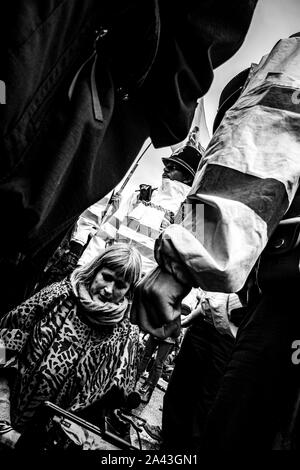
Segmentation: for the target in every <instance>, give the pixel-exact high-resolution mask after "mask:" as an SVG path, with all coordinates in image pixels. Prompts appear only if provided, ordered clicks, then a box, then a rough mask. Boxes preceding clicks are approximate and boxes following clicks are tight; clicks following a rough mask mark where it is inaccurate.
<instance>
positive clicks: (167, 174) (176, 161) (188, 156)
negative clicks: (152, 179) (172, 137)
mask: <svg viewBox="0 0 300 470" xmlns="http://www.w3.org/2000/svg"><path fill="white" fill-rule="evenodd" d="M201 157H202V155H201V153H200V152H199V151H198V150H197V149H196V148H195V147H192V146H190V145H186V146H184V147H181V148H180V149H178V150H176V151H175V152H173V153H172V155H171V156H170V157H169V158H165V157H163V158H162V161H163V164H164V171H163V174H162V177H163V178H168V179H170V180H173V181H179V182H181V183H185V184H187V185H188V186H191V185H192V183H193V180H194V177H195V174H196V171H197V168H198V165H199V162H200V160H201Z"/></svg>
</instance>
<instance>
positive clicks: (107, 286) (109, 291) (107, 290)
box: [104, 282, 114, 294]
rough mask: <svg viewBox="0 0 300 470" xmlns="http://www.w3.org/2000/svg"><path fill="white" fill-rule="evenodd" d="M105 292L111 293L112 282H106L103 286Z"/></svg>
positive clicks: (112, 288)
mask: <svg viewBox="0 0 300 470" xmlns="http://www.w3.org/2000/svg"><path fill="white" fill-rule="evenodd" d="M104 290H105V292H107V293H109V294H112V293H113V290H114V283H113V282H108V283H107V284H106V286H105V287H104Z"/></svg>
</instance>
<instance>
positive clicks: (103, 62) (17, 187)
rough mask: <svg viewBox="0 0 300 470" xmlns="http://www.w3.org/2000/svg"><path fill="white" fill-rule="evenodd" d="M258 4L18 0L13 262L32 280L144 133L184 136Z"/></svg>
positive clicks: (12, 77)
mask: <svg viewBox="0 0 300 470" xmlns="http://www.w3.org/2000/svg"><path fill="white" fill-rule="evenodd" d="M255 5H256V0H244V1H240V0H229V1H227V2H224V1H223V0H202V1H193V0H185V1H184V2H183V1H179V2H172V1H171V0H164V1H160V0H143V1H140V0H127V1H124V0H123V1H121V0H113V1H103V0H102V1H101V0H85V1H81V0H43V1H38V0H30V1H26V2H24V1H20V0H14V1H11V2H10V5H9V7H8V10H7V11H6V16H4V15H3V17H4V19H5V22H6V26H7V28H6V31H9V33H8V35H7V36H6V37H5V38H3V41H2V42H1V44H2V46H3V45H4V46H5V47H4V48H3V49H4V51H1V54H2V52H3V54H5V55H4V56H3V57H2V59H1V63H2V64H3V63H4V64H6V67H5V74H4V76H3V80H4V81H5V84H6V105H1V108H2V109H1V111H2V114H1V144H0V145H1V147H0V150H1V162H0V208H1V217H2V220H4V221H5V224H3V225H4V227H3V229H2V230H1V233H0V241H1V243H0V249H1V256H2V263H3V262H4V263H6V264H5V266H6V265H7V263H8V264H9V265H10V266H12V265H14V266H18V267H19V268H20V266H22V274H21V278H22V279H23V280H24V273H25V272H26V271H27V272H28V269H27V267H26V268H24V266H26V264H27V265H30V268H29V271H30V270H32V269H33V270H39V269H40V268H41V266H42V265H43V263H44V262H45V260H46V259H47V257H48V256H49V255H50V254H51V252H52V251H53V249H55V247H56V246H57V244H58V243H59V241H60V240H61V238H62V236H63V235H64V234H65V233H66V231H67V230H68V229H69V228H70V227H71V226H72V224H73V223H74V222H75V220H76V219H77V217H78V216H79V215H80V213H81V212H82V211H83V210H85V209H86V208H87V207H88V206H90V205H91V204H93V203H95V202H96V201H97V200H99V199H101V198H102V197H103V196H104V195H105V194H107V193H108V192H109V191H110V190H111V189H112V188H113V187H114V186H115V185H116V184H117V183H118V182H119V181H120V180H121V179H122V177H123V176H124V174H125V173H126V171H127V170H128V168H129V166H130V164H131V163H132V161H133V159H134V158H135V157H136V155H137V154H138V152H139V150H140V148H141V146H142V144H143V143H144V141H145V140H146V138H148V137H149V136H150V138H151V139H152V141H153V143H154V145H155V146H156V147H161V146H167V145H172V144H175V143H177V142H180V141H181V140H183V139H184V138H185V137H186V135H187V133H188V130H189V127H190V125H191V121H192V118H193V113H194V110H195V106H196V101H197V99H198V98H199V97H200V96H202V95H204V94H205V93H206V92H207V90H208V88H209V86H210V84H211V82H212V79H213V69H214V68H215V67H217V66H219V65H220V64H222V63H223V62H224V61H226V60H227V59H229V58H230V57H231V56H232V55H233V54H234V53H235V52H236V51H237V49H238V48H239V47H240V46H241V44H242V42H243V40H244V38H245V35H246V32H247V30H248V27H249V24H250V21H251V18H252V15H253V11H254V8H255ZM4 39H5V40H4ZM0 78H1V79H2V77H0ZM19 268H18V269H19ZM21 278H20V285H21V284H22V282H23V281H22V280H21Z"/></svg>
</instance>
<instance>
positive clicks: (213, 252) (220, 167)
mask: <svg viewBox="0 0 300 470" xmlns="http://www.w3.org/2000/svg"><path fill="white" fill-rule="evenodd" d="M299 64H300V38H289V39H283V40H281V41H279V42H278V43H277V44H276V45H275V46H274V48H273V49H272V51H271V52H270V54H268V55H267V56H265V57H264V58H263V59H262V60H261V62H260V63H259V64H258V66H254V67H253V68H252V69H251V70H250V75H249V79H248V82H247V83H246V85H245V88H244V90H243V91H242V93H241V95H240V97H239V99H238V100H237V102H236V103H235V104H234V106H233V107H232V108H231V109H229V110H228V111H227V113H226V114H225V117H224V119H223V121H222V123H221V124H220V126H219V127H218V129H217V131H216V132H215V134H214V136H213V138H212V140H211V142H210V144H209V146H208V148H207V149H206V152H205V155H204V157H203V159H202V162H201V164H200V169H199V171H198V173H197V175H196V177H195V180H194V184H193V187H192V189H191V192H190V194H189V196H188V202H189V204H186V207H185V217H184V224H183V226H180V225H178V224H177V223H176V222H177V220H175V224H174V225H172V226H170V227H168V228H167V229H166V230H165V231H164V232H163V234H162V235H161V238H160V240H159V242H158V243H157V251H156V259H157V261H158V263H159V264H160V265H161V266H162V268H163V269H166V270H167V271H168V272H172V273H174V275H175V276H177V277H178V278H179V279H182V280H183V279H184V280H189V282H190V283H191V284H192V285H200V287H202V288H203V289H205V290H209V291H211V290H214V291H217V292H237V291H238V290H240V289H241V288H242V286H243V285H244V283H245V280H246V278H247V276H248V275H249V273H250V271H251V269H252V268H253V266H254V264H255V262H256V261H257V259H258V257H259V255H260V254H261V252H262V251H263V249H264V248H265V246H266V244H267V241H268V238H269V237H270V235H271V234H272V233H273V231H274V229H275V227H276V226H277V225H278V223H279V221H280V220H281V219H282V218H283V217H284V215H285V213H286V212H287V210H288V209H289V207H290V205H291V203H292V200H293V198H294V196H295V194H296V190H297V188H298V182H299V176H300V163H299V152H300V145H299V138H298V136H299V131H300V113H299V104H298V102H297V99H296V97H297V96H298V93H299V90H300V73H299ZM201 205H202V209H201V210H202V211H201V210H200V209H199V206H201ZM197 210H198V212H197ZM195 214H196V216H195Z"/></svg>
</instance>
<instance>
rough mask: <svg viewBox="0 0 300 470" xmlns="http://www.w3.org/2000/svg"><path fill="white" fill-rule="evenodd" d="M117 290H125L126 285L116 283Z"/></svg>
mask: <svg viewBox="0 0 300 470" xmlns="http://www.w3.org/2000/svg"><path fill="white" fill-rule="evenodd" d="M116 288H117V289H125V284H124V283H123V282H116Z"/></svg>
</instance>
